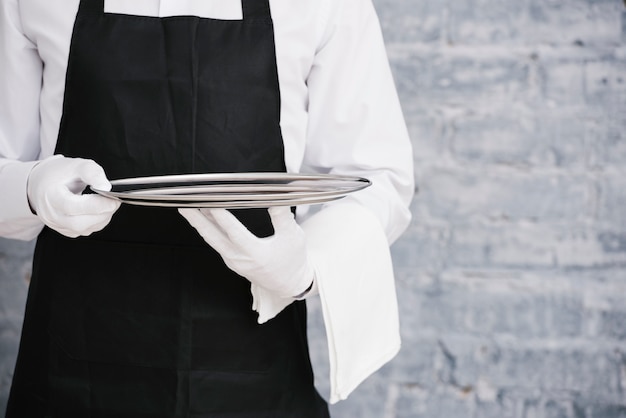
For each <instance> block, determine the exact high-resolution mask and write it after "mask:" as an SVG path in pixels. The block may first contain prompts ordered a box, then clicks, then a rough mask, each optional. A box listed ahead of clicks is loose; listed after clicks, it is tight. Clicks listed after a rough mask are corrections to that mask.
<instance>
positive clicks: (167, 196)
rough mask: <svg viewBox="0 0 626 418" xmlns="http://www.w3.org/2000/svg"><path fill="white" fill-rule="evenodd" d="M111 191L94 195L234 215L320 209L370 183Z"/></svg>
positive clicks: (263, 178)
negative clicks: (252, 210) (261, 209)
mask: <svg viewBox="0 0 626 418" xmlns="http://www.w3.org/2000/svg"><path fill="white" fill-rule="evenodd" d="M111 185H112V189H111V191H104V190H98V189H93V188H92V190H93V191H94V192H95V193H98V194H100V195H102V196H106V197H108V198H111V199H116V200H119V201H121V202H123V203H127V204H131V205H141V206H161V207H196V208H228V209H236V208H254V207H269V206H296V205H309V204H316V203H324V202H328V201H332V200H336V199H341V198H342V197H345V196H346V195H348V194H349V193H353V192H355V191H358V190H361V189H364V188H366V187H368V186H370V185H371V182H370V181H369V180H367V179H365V178H362V177H352V176H338V175H331V174H291V173H217V174H184V175H170V176H153V177H138V178H129V179H120V180H113V181H111Z"/></svg>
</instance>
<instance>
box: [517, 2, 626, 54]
mask: <svg viewBox="0 0 626 418" xmlns="http://www.w3.org/2000/svg"><path fill="white" fill-rule="evenodd" d="M622 8H623V5H622V4H621V2H620V1H615V0H602V1H597V0H572V1H567V2H564V1H543V0H529V3H528V10H529V13H528V18H529V21H528V22H527V24H526V25H525V29H526V30H525V31H524V33H523V37H524V40H525V41H526V42H529V43H549V44H556V45H559V44H571V43H575V42H576V43H579V44H580V45H583V46H590V45H603V44H609V45H616V44H618V43H619V41H620V39H621V21H620V20H621V16H620V15H621V11H622Z"/></svg>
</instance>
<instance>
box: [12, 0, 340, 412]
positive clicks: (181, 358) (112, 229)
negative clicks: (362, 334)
mask: <svg viewBox="0 0 626 418" xmlns="http://www.w3.org/2000/svg"><path fill="white" fill-rule="evenodd" d="M103 3H104V1H103V0H81V2H80V7H79V11H78V15H77V18H76V22H75V27H74V32H73V36H72V43H71V48H70V57H69V63H68V70H67V79H66V89H65V99H64V106H63V117H62V121H61V127H60V131H59V138H58V143H57V149H56V153H61V154H64V155H66V156H68V157H84V158H91V159H94V160H95V161H97V162H98V163H99V164H101V165H102V166H103V167H104V169H105V171H106V173H107V175H108V177H109V178H112V179H115V178H124V177H134V176H147V175H163V174H182V173H208V172H246V171H247V172H252V171H284V170H285V163H284V152H283V142H282V137H281V131H280V126H279V116H280V95H279V86H278V75H277V69H276V56H275V46H274V33H273V26H272V20H271V15H270V9H269V0H243V1H242V6H243V12H244V13H243V16H244V17H243V20H240V21H221V20H215V19H208V18H197V17H190V16H184V17H169V18H154V17H141V16H127V15H116V14H107V13H104V4H103ZM235 214H236V216H237V217H238V218H239V219H240V220H241V221H242V222H243V223H244V224H245V225H246V226H247V227H248V228H249V229H250V230H251V231H252V232H254V233H255V234H257V235H258V236H267V235H271V234H272V232H273V231H272V227H271V222H270V221H269V216H268V214H267V211H266V210H256V209H254V210H242V211H236V213H235ZM327 416H328V408H327V405H326V403H325V402H324V401H323V399H321V397H320V396H319V395H318V394H317V392H316V390H315V389H314V387H313V376H312V372H311V365H310V360H309V354H308V347H307V337H306V307H305V304H304V303H303V302H296V303H293V304H291V305H290V306H289V307H287V308H286V309H285V310H284V311H283V312H282V313H280V314H279V315H278V316H277V317H276V318H275V319H273V320H271V321H269V322H268V323H266V324H264V325H258V324H257V322H256V314H255V313H253V312H252V311H251V296H250V284H249V283H248V282H247V281H246V280H245V279H244V278H242V277H240V276H238V275H237V274H235V273H234V272H232V271H230V270H229V269H228V268H227V267H226V266H225V265H224V263H223V261H222V260H221V258H220V257H219V255H218V254H217V253H216V252H215V251H214V250H213V249H211V248H210V247H209V246H208V245H207V244H206V243H205V242H204V241H203V240H202V239H201V238H200V237H199V235H198V234H197V233H196V231H195V230H194V229H193V228H192V227H191V226H189V225H188V224H187V222H186V221H185V220H184V219H183V218H182V217H181V216H180V215H179V214H178V213H177V211H176V209H166V208H145V207H135V206H129V205H122V207H121V208H120V209H119V211H118V212H117V213H116V214H115V216H114V217H113V219H112V221H111V223H110V224H109V225H108V226H107V227H106V228H105V229H104V230H103V231H101V232H98V233H95V234H93V235H91V236H89V237H81V238H78V239H69V238H66V237H63V236H61V235H59V234H58V233H56V232H54V231H52V230H50V229H48V228H45V229H44V230H43V231H42V233H41V235H40V236H39V239H38V242H37V246H36V250H35V256H34V267H33V276H32V281H31V284H30V289H29V295H28V301H27V306H26V315H25V319H24V327H23V331H22V339H21V343H20V352H19V356H18V362H17V366H16V369H15V375H14V379H13V385H12V388H11V394H10V399H9V404H8V408H7V417H8V418H44V417H45V418H74V417H76V418H105V417H106V418H109V417H110V418H165V417H176V418H183V417H185V418H204V417H327Z"/></svg>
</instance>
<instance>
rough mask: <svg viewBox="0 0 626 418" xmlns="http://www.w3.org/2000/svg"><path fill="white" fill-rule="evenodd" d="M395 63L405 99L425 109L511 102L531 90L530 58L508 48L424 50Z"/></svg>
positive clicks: (395, 70) (395, 71) (398, 81)
mask: <svg viewBox="0 0 626 418" xmlns="http://www.w3.org/2000/svg"><path fill="white" fill-rule="evenodd" d="M392 64H393V70H394V73H395V75H396V80H397V85H398V89H399V91H400V95H401V98H403V100H404V101H406V100H408V97H410V98H411V99H410V100H411V102H412V103H413V105H417V106H421V107H422V108H424V109H432V108H433V106H435V107H436V106H441V105H442V104H448V105H456V106H459V105H463V106H468V105H469V106H475V105H476V103H482V102H488V103H490V104H493V103H494V102H498V103H500V102H507V103H508V102H510V100H511V99H512V98H515V97H523V96H524V95H525V94H526V91H527V89H528V74H529V65H530V63H529V60H528V61H524V60H520V59H519V58H518V57H517V56H515V55H513V54H511V53H508V52H506V51H504V50H502V51H500V52H499V53H494V51H493V50H491V49H487V50H468V51H465V52H464V50H461V51H454V50H437V52H431V51H424V52H421V51H420V52H415V53H409V54H406V55H405V56H403V57H399V56H398V57H396V59H395V60H394V62H393V63H392Z"/></svg>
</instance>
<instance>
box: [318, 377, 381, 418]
mask: <svg viewBox="0 0 626 418" xmlns="http://www.w3.org/2000/svg"><path fill="white" fill-rule="evenodd" d="M389 390H390V385H389V383H388V382H386V381H385V380H383V379H381V378H379V377H378V376H372V377H370V378H369V379H367V380H366V381H365V382H364V383H363V384H362V385H361V386H360V387H358V388H357V389H356V390H355V391H354V392H353V393H352V394H351V395H350V396H349V397H348V399H347V400H345V401H342V402H339V403H338V404H335V405H332V406H331V407H330V414H331V416H332V417H337V418H341V417H346V418H349V417H363V418H379V417H384V416H385V408H386V402H385V400H386V399H387V396H388V392H389Z"/></svg>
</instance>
